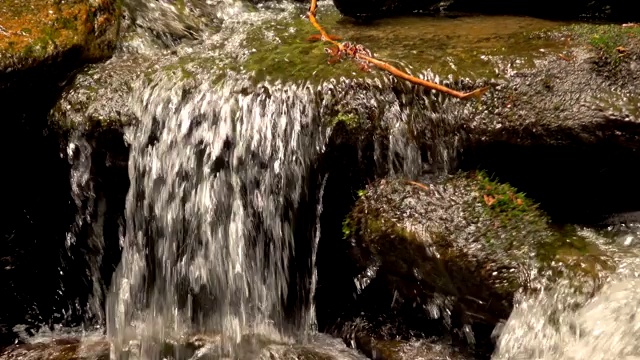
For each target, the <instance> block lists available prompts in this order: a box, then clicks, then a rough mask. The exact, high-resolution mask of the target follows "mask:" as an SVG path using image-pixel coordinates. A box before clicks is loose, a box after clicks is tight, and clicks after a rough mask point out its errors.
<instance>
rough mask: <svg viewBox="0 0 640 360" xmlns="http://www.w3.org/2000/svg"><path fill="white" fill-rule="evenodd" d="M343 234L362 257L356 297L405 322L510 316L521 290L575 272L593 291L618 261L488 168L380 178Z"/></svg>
mask: <svg viewBox="0 0 640 360" xmlns="http://www.w3.org/2000/svg"><path fill="white" fill-rule="evenodd" d="M343 236H344V237H345V239H346V241H347V242H349V243H350V244H351V246H352V247H351V256H352V259H353V261H354V262H355V263H356V264H357V265H356V268H357V269H358V270H357V271H356V272H355V273H354V274H353V278H354V281H355V282H356V283H357V284H359V285H358V286H359V290H358V295H357V298H359V300H357V303H358V304H359V305H358V306H364V308H365V310H364V311H365V312H366V311H373V314H371V315H372V316H374V317H375V316H377V315H382V314H385V313H389V314H392V313H393V314H396V315H395V316H399V317H400V318H401V319H402V320H400V321H401V322H404V323H407V322H413V323H415V321H414V320H413V319H409V318H408V317H421V318H423V319H425V320H424V321H425V324H427V323H428V320H429V319H434V318H440V319H441V320H442V321H444V323H445V324H448V325H447V326H460V325H461V324H468V325H471V326H472V327H473V328H474V329H476V330H478V329H485V330H486V328H485V326H488V327H489V328H490V327H492V326H494V325H495V324H496V322H498V321H499V320H500V319H506V317H508V315H509V313H510V311H511V308H512V306H513V299H514V296H515V295H516V294H517V293H519V292H520V291H525V292H527V291H536V290H539V289H541V288H545V287H547V286H549V285H550V284H553V283H554V282H556V281H558V280H559V279H569V281H570V282H571V283H572V284H573V285H574V286H575V287H576V288H577V289H578V290H579V291H581V292H584V293H586V294H590V293H591V292H593V291H594V289H596V288H597V287H598V286H599V285H600V280H601V279H602V277H604V276H606V274H608V273H609V272H610V271H612V270H613V265H612V264H611V259H609V258H608V257H607V256H606V254H604V253H603V252H602V251H601V250H600V249H599V248H598V246H596V245H595V244H591V243H589V242H588V241H587V240H586V239H585V238H583V237H581V236H578V235H577V234H576V233H575V231H574V232H573V233H570V232H559V231H557V230H556V229H554V228H553V227H552V226H551V224H550V223H549V220H548V217H547V216H546V214H544V213H543V212H542V211H541V210H539V209H538V206H537V204H536V203H534V202H533V201H531V200H530V199H528V198H527V197H526V196H524V194H522V193H520V192H519V191H517V189H515V188H513V187H512V186H510V185H508V184H505V183H500V182H498V181H496V180H494V179H492V178H490V177H489V176H487V174H485V173H483V172H471V173H466V174H458V175H455V176H448V177H443V178H435V179H423V180H421V182H413V181H404V180H381V181H378V182H376V183H374V184H372V185H371V186H369V187H368V188H367V192H366V193H365V194H363V196H362V197H361V198H360V199H358V200H357V202H356V204H355V206H354V208H353V210H352V211H351V213H350V214H349V215H348V216H347V217H346V219H345V220H344V222H343ZM418 304H419V305H418ZM436 309H437V310H436ZM354 310H355V309H354ZM355 311H363V310H362V308H358V310H355ZM376 314H377V315H376ZM418 323H419V322H418ZM455 324H458V325H455ZM416 326H417V327H418V328H417V329H416V331H428V330H426V329H421V328H420V325H416ZM425 326H426V325H425ZM478 331H479V333H478V336H479V337H481V338H482V337H483V336H488V335H487V334H486V333H484V332H483V331H482V330H478ZM485 340H486V341H488V338H485V339H484V340H482V341H485Z"/></svg>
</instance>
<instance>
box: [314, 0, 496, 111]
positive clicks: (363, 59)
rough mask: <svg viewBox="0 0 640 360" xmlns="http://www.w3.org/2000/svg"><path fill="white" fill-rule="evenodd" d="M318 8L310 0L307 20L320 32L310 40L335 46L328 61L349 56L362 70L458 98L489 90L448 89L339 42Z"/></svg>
mask: <svg viewBox="0 0 640 360" xmlns="http://www.w3.org/2000/svg"><path fill="white" fill-rule="evenodd" d="M317 9H318V1H317V0H311V7H309V13H308V14H307V15H308V17H309V21H310V22H311V24H312V25H313V27H315V28H316V30H318V32H320V35H319V36H312V37H310V38H309V39H310V40H321V41H325V42H328V43H331V44H333V45H334V46H335V48H333V49H327V52H328V53H329V54H330V55H331V56H332V57H331V58H330V59H329V62H334V61H338V60H340V59H342V58H343V57H350V58H353V59H355V60H357V61H358V63H359V64H360V68H361V69H363V70H368V65H373V66H376V67H378V68H380V69H382V70H385V71H387V72H389V73H391V74H392V75H394V76H396V77H399V78H401V79H404V80H407V81H409V82H411V83H413V84H416V85H420V86H424V87H426V88H428V89H432V90H436V91H440V92H443V93H445V94H449V95H451V96H454V97H456V98H459V99H469V98H480V97H482V95H483V94H484V93H485V92H487V90H489V87H488V86H487V87H483V88H480V89H476V90H474V91H472V92H468V93H463V92H460V91H456V90H453V89H450V88H448V87H446V86H443V85H440V84H436V83H433V82H430V81H427V80H423V79H420V78H417V77H415V76H412V75H409V74H407V73H406V72H404V71H402V70H400V69H398V68H396V67H394V66H392V65H391V64H389V63H386V62H384V61H382V60H378V59H376V58H374V57H373V55H372V54H371V52H370V51H369V50H367V49H366V48H364V47H363V46H362V45H354V44H351V43H349V42H343V43H340V42H338V41H337V40H339V39H340V38H339V37H337V36H333V35H329V34H328V33H327V32H326V31H325V30H324V28H323V27H322V26H321V25H320V24H319V23H318V20H317V19H316V12H317Z"/></svg>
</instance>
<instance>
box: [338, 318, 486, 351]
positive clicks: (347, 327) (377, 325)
mask: <svg viewBox="0 0 640 360" xmlns="http://www.w3.org/2000/svg"><path fill="white" fill-rule="evenodd" d="M405 330H407V329H405V328H404V325H403V324H402V323H399V322H394V320H393V319H389V318H384V316H382V317H379V318H377V319H375V320H374V321H369V320H366V319H364V318H363V317H358V318H357V319H355V320H354V321H349V322H347V323H345V324H343V327H342V329H341V330H340V332H341V335H342V337H343V339H344V341H345V342H346V343H347V344H349V345H350V346H352V347H353V348H356V349H358V350H360V351H361V352H362V353H364V354H365V355H366V356H367V357H368V358H370V359H374V360H402V359H443V360H444V359H449V360H463V359H474V360H479V359H484V358H485V357H486V354H484V355H485V356H484V357H483V354H482V353H478V352H470V351H468V350H466V349H464V344H462V346H460V345H461V344H455V343H454V341H455V339H453V338H451V337H448V336H439V337H429V336H424V334H418V333H415V332H413V333H411V331H408V332H406V334H409V333H411V335H409V336H406V334H405V335H404V336H403V334H402V333H403V332H404V331H405Z"/></svg>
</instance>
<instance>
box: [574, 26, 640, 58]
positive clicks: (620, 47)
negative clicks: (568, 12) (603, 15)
mask: <svg viewBox="0 0 640 360" xmlns="http://www.w3.org/2000/svg"><path fill="white" fill-rule="evenodd" d="M564 31H565V32H567V33H569V34H570V36H572V37H573V38H574V39H575V40H576V41H578V42H579V43H582V44H586V45H589V46H591V47H593V48H594V49H595V50H596V51H597V52H598V55H599V57H600V59H601V60H603V61H605V62H606V63H608V64H611V65H618V64H620V62H621V61H622V60H623V59H624V58H625V56H627V52H629V50H630V48H631V47H636V46H637V45H638V44H639V43H640V27H636V26H621V25H618V24H609V25H594V24H576V25H572V26H569V27H567V28H566V29H564Z"/></svg>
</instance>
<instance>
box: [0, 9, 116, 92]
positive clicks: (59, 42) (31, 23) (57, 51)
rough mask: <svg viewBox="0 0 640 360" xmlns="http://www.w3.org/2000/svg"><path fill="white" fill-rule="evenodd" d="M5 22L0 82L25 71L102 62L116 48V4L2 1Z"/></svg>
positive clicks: (1, 32)
mask: <svg viewBox="0 0 640 360" xmlns="http://www.w3.org/2000/svg"><path fill="white" fill-rule="evenodd" d="M0 17H1V18H2V19H3V22H2V27H0V35H2V36H1V37H0V83H4V82H6V78H8V75H13V74H15V73H19V72H20V71H21V70H26V69H29V68H33V67H37V66H41V65H47V64H51V63H55V62H57V61H60V60H64V61H67V62H70V63H76V64H77V63H78V62H80V61H83V60H99V59H103V58H104V57H106V56H109V55H110V54H111V53H112V52H113V50H114V49H115V40H116V37H117V33H118V24H119V12H118V6H117V2H116V1H111V0H100V1H89V0H72V1H63V2H58V1H49V0H36V1H29V2H28V3H25V2H23V1H15V0H3V2H2V8H1V9H0ZM3 85H5V84H3Z"/></svg>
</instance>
